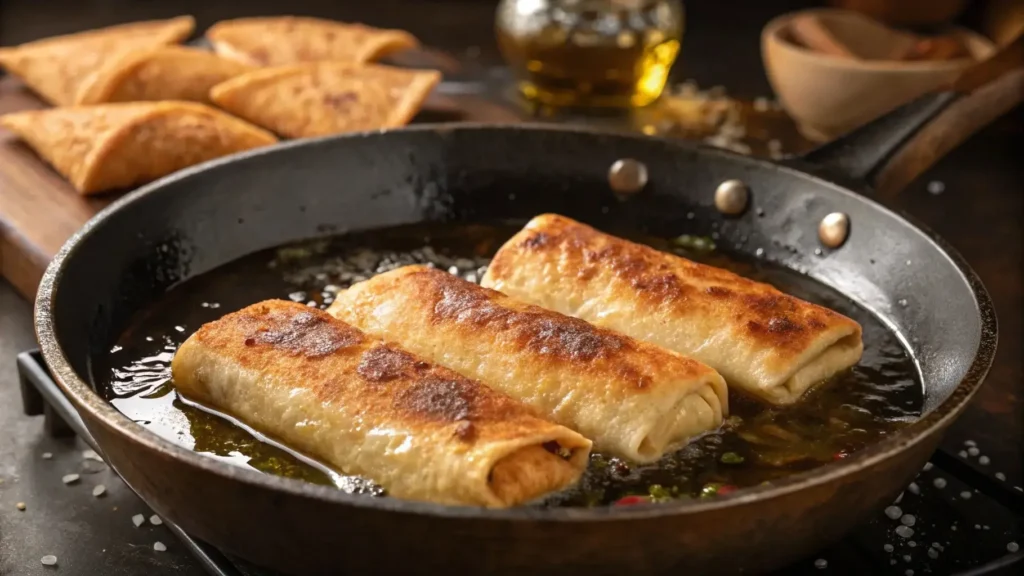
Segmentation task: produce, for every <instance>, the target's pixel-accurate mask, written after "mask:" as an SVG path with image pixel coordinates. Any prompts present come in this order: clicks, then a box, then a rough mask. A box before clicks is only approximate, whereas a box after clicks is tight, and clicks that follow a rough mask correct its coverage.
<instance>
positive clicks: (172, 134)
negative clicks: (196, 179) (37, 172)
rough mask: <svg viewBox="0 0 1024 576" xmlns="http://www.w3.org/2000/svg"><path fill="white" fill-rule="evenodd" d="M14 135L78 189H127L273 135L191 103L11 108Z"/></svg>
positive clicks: (3, 119)
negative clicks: (23, 109)
mask: <svg viewBox="0 0 1024 576" xmlns="http://www.w3.org/2000/svg"><path fill="white" fill-rule="evenodd" d="M0 126H2V127H3V128H6V129H8V130H10V131H11V132H14V133H15V134H17V135H18V136H19V137H20V138H21V139H23V140H24V141H25V142H27V143H28V144H29V145H30V146H31V147H32V148H33V149H35V151H36V153H38V154H39V155H40V156H42V157H43V158H44V159H45V160H46V161H47V162H49V163H50V165H52V166H53V167H54V168H55V169H56V170H57V172H60V174H61V175H62V176H64V177H65V178H67V179H68V180H69V181H70V182H71V184H72V186H74V187H75V189H77V190H78V191H79V192H81V193H82V194H93V193H97V192H103V191H106V190H111V189H118V188H127V187H130V186H135V185H138V184H142V183H144V182H148V181H150V180H155V179H157V178H160V177H162V176H166V175H168V174H170V173H172V172H175V171H177V170H181V169H182V168H187V167H189V166H192V165H194V164H199V163H201V162H205V161H207V160H212V159H214V158H218V157H220V156H226V155H228V154H233V153H235V152H241V151H243V150H249V149H250V148H258V147H260V146H266V145H268V144H273V143H275V142H276V141H277V138H275V137H274V135H273V134H271V133H269V132H267V131H265V130H262V129H260V128H257V127H255V126H252V125H250V124H248V123H247V122H244V121H242V120H239V119H238V118H234V117H232V116H229V115H228V114H225V113H223V112H220V111H218V110H215V109H213V108H211V107H209V106H205V105H203V104H197V103H195V102H173V101H169V102H133V103H121V104H98V105H95V106H73V107H68V108H54V109H50V110H32V111H27V112H15V113H13V114H6V115H4V116H0Z"/></svg>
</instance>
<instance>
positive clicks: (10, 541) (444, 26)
mask: <svg viewBox="0 0 1024 576" xmlns="http://www.w3.org/2000/svg"><path fill="white" fill-rule="evenodd" d="M83 4H84V5H85V6H83ZM291 4H294V5H299V6H302V7H303V8H306V9H300V8H295V10H296V11H300V12H303V13H308V14H315V15H323V16H333V17H338V18H348V19H357V20H365V21H367V22H369V23H372V24H378V25H387V26H400V27H406V28H408V29H410V30H412V31H414V32H415V33H417V34H418V35H420V36H421V37H422V38H423V40H424V41H425V42H426V43H429V44H435V45H442V46H443V45H448V46H460V47H471V46H472V47H476V49H475V50H474V55H476V54H477V53H479V56H476V57H477V58H478V59H479V60H480V61H482V62H484V63H492V62H495V58H496V57H495V53H494V48H493V41H492V39H491V29H490V15H491V13H492V9H493V8H492V6H491V5H490V3H487V2H472V1H468V0H464V1H428V0H422V1H420V2H397V1H390V0H378V1H377V2H373V3H369V2H367V3H362V2H360V3H341V2H323V1H321V2H317V1H307V2H302V1H298V0H297V1H295V2H292V3H291ZM716 4H719V3H714V2H703V1H701V2H697V1H695V2H689V3H688V8H689V12H688V35H687V39H686V42H685V44H684V51H683V55H682V59H683V67H682V68H683V70H682V76H683V77H689V78H694V79H696V80H697V81H698V82H699V83H700V84H701V85H702V86H711V85H715V84H723V85H726V86H728V87H729V89H730V91H731V92H733V93H738V94H741V95H744V96H748V97H753V96H757V95H763V94H767V93H768V87H767V83H766V82H765V80H764V77H763V73H762V72H761V67H760V58H759V56H758V54H757V50H758V46H757V36H756V34H757V31H758V30H759V28H760V26H761V24H762V23H763V22H764V21H766V20H767V19H768V17H770V16H771V15H772V14H774V13H779V12H782V11H784V10H788V9H791V8H794V7H798V6H799V5H801V4H803V5H806V4H807V3H806V2H804V3H800V2H772V3H763V2H757V3H753V2H749V3H748V2H744V3H743V6H744V10H746V11H747V13H746V14H745V15H744V17H743V18H742V19H741V20H736V21H730V25H729V26H728V27H723V28H721V33H714V32H715V31H716V30H719V28H716V27H715V24H713V23H714V22H716V20H715V19H716V18H718V22H722V21H723V20H721V19H722V18H723V15H722V13H723V10H722V8H721V7H720V6H719V7H716ZM769 4H770V6H768V5H769ZM37 6H38V4H37V3H35V2H30V1H28V0H25V1H18V0H7V1H5V2H4V3H3V6H2V8H0V44H5V45H6V44H12V43H17V42H21V41H25V40H27V39H30V38H35V37H39V36H42V35H49V34H55V33H59V32H65V31H71V30H77V29H83V28H88V27H93V26H98V25H102V24H107V23H111V22H116V21H124V20H131V19H138V18H151V17H161V16H168V15H172V14H178V13H187V12H191V13H194V14H196V16H197V18H198V20H199V22H200V26H205V25H208V24H209V23H210V22H212V21H214V20H216V19H219V18H222V17H226V16H238V15H243V14H260V13H273V12H274V9H276V10H278V11H279V10H280V9H281V8H280V3H276V2H265V1H259V0H251V1H249V2H246V3H244V4H243V3H235V2H219V3H211V2H198V1H190V0H182V1H180V2H178V3H175V5H174V7H173V8H172V7H171V6H170V5H169V4H159V5H156V3H150V2H137V1H129V0H120V1H118V0H108V1H106V2H103V1H94V2H88V3H71V2H65V1H63V0H54V1H51V2H48V3H47V6H48V8H49V9H50V10H53V11H52V12H50V11H49V10H48V11H47V13H46V14H43V12H42V11H41V10H39V9H38V8H37ZM396 6H398V7H399V8H400V9H396ZM264 7H266V9H262V8H264ZM53 14H60V15H61V17H60V18H53V17H52V15H53ZM438 14H443V16H444V17H443V18H441V17H440V16H437V15H438ZM709 22H711V23H712V24H709ZM1022 117H1024V114H1022V111H1021V110H1020V109H1018V110H1017V111H1016V112H1015V113H1013V114H1012V115H1010V116H1008V117H1004V118H1002V119H1001V120H999V121H998V122H996V123H995V124H994V125H993V126H991V127H989V128H988V129H986V130H984V131H982V132H981V133H980V134H978V135H977V136H976V137H974V138H972V139H971V140H970V141H968V142H967V143H966V144H965V145H963V146H962V147H961V148H959V149H958V150H956V151H954V152H953V153H952V154H951V155H950V156H949V157H947V158H946V159H944V160H943V161H942V162H940V163H939V164H938V165H937V166H935V167H934V168H933V169H932V170H930V171H929V172H928V173H927V174H926V175H925V176H924V177H922V178H921V179H919V180H918V181H917V182H916V183H914V184H913V185H912V186H911V187H910V188H909V189H908V190H906V191H905V192H904V193H903V194H901V195H900V196H899V197H898V198H896V199H895V200H894V201H893V202H892V203H891V205H892V206H893V207H894V208H897V209H901V210H906V211H907V212H909V213H910V214H912V215H914V216H916V217H917V218H919V219H920V220H922V221H923V222H925V223H926V224H927V225H928V226H930V227H932V228H933V229H935V230H936V231H938V232H939V233H940V234H942V235H943V236H944V237H946V238H947V239H948V240H949V241H950V242H951V243H952V244H953V245H954V246H955V247H956V248H957V249H959V250H960V251H961V252H962V253H963V254H964V255H965V256H966V258H967V260H968V261H969V262H970V263H971V265H972V266H974V267H975V269H976V270H977V272H978V273H979V274H980V276H981V277H982V279H983V280H984V282H985V283H986V285H987V287H988V289H989V291H990V293H991V295H992V298H993V300H994V301H995V305H996V309H997V312H998V316H999V330H1000V344H999V352H998V355H997V357H996V361H995V365H994V366H993V368H992V372H991V374H990V376H989V378H988V381H987V383H986V385H985V386H984V387H983V388H982V390H981V392H980V393H979V395H978V396H977V398H976V399H975V400H974V402H973V403H972V405H971V407H970V408H969V410H968V412H967V413H966V414H965V415H964V416H963V418H961V419H960V420H959V421H958V422H957V423H956V424H955V425H954V427H953V428H952V429H951V430H950V432H949V434H948V436H947V439H946V441H945V442H946V443H945V446H946V447H947V449H949V450H951V451H953V452H954V453H956V452H958V451H959V450H961V449H962V448H963V447H964V442H965V441H967V440H972V441H974V442H976V444H977V446H978V448H979V449H980V451H981V454H983V455H986V456H988V458H989V459H990V462H989V464H988V465H981V464H980V463H979V461H978V458H977V457H970V458H969V459H968V460H969V462H970V465H971V466H974V467H975V468H977V469H979V470H982V471H984V472H985V473H987V474H988V475H990V476H993V475H995V473H997V472H998V473H1000V474H1002V475H1005V477H1006V480H1005V481H1006V482H1007V483H1009V484H1012V485H1015V486H1021V485H1022V484H1024V479H1022V462H1024V451H1022V444H1021V438H1022V437H1024V418H1022V412H1024V407H1022V400H1024V356H1022V354H1021V350H1022V349H1024V347H1022V334H1021V325H1022V322H1021V316H1022V309H1021V304H1022V301H1024V292H1022V290H1024V288H1022V286H1024V282H1022V268H1024V257H1022V245H1024V234H1022V230H1021V224H1022V222H1024V193H1022V191H1024V163H1021V162H1020V156H1019V150H1020V149H1021V148H1022V144H1024V130H1022V129H1021V126H1022V125H1024V122H1022ZM1015 150H1016V151H1017V152H1015ZM932 182H941V183H943V185H944V188H943V190H942V191H941V193H933V192H930V191H929V188H931V189H932V190H933V191H934V190H937V189H938V186H937V185H932V186H929V183H932ZM33 346H34V336H33V333H32V326H31V306H30V304H29V303H28V302H26V301H24V300H23V299H21V298H20V297H19V296H17V295H16V294H15V293H14V291H13V290H12V289H11V287H10V286H9V285H7V284H6V283H5V282H4V281H2V280H0V574H3V575H7V574H11V575H19V576H20V575H22V574H26V575H30V574H48V573H52V572H53V571H54V570H53V569H52V568H46V567H44V566H42V565H41V564H40V558H41V557H42V556H44V555H47V554H53V555H56V556H57V558H58V562H59V564H58V568H57V572H59V573H62V574H97V575H110V576H117V575H128V574H153V575H162V574H182V575H193V574H195V575H199V574H204V573H205V572H204V571H203V570H202V568H201V567H200V566H199V565H198V563H197V562H196V561H194V560H193V559H192V558H191V557H189V556H188V555H187V554H186V553H185V551H184V550H183V549H182V546H181V545H180V544H179V543H178V541H177V540H176V539H175V537H174V536H173V535H172V534H171V533H170V532H169V531H168V530H167V528H166V527H165V526H153V525H151V524H150V523H149V521H148V517H149V515H150V514H151V512H149V511H148V510H147V509H146V507H145V505H144V504H142V503H141V502H140V501H139V500H138V499H137V498H136V497H135V496H134V494H132V493H131V491H130V490H128V489H127V488H126V487H125V486H124V484H123V483H122V482H121V481H120V480H119V479H118V478H117V477H116V476H115V475H114V474H113V473H112V472H111V471H109V470H108V469H106V468H105V467H103V466H98V464H97V463H95V462H92V461H86V460H85V459H84V458H83V456H82V451H83V450H85V449H87V447H86V446H85V445H84V444H82V443H81V441H78V440H57V439H53V438H50V437H48V436H47V435H46V434H44V432H43V422H42V418H29V417H26V416H24V415H23V414H22V413H21V400H20V395H19V390H18V386H17V375H16V370H15V363H14V360H15V355H16V354H17V353H18V352H21V351H24V350H26V349H29V348H32V347H33ZM44 452H50V453H52V454H53V457H52V459H49V460H46V459H43V458H42V454H43V453H44ZM97 468H99V470H97ZM86 472H92V473H86ZM69 473H79V474H80V475H81V480H80V481H79V482H78V483H76V484H72V485H69V486H65V485H64V484H63V483H62V482H61V477H62V476H63V475H65V474H69ZM97 484H103V485H104V486H105V487H106V494H105V495H104V496H103V497H101V498H95V497H93V496H92V493H91V492H92V489H93V487H94V486H96V485H97ZM18 502H24V503H26V505H27V509H26V510H25V511H18V510H17V509H16V508H15V506H16V503H18ZM140 513H141V514H145V515H146V517H147V521H146V523H145V524H144V525H143V526H141V527H138V528H136V527H135V526H134V525H133V523H132V516H133V515H135V514H140ZM157 541H160V542H163V543H164V544H165V545H166V546H167V551H165V552H156V551H154V550H153V544H154V543H155V542H157ZM810 561H813V559H811V560H810Z"/></svg>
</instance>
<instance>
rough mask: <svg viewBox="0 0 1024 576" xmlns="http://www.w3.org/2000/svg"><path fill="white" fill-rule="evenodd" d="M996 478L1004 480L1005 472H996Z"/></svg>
mask: <svg viewBox="0 0 1024 576" xmlns="http://www.w3.org/2000/svg"><path fill="white" fill-rule="evenodd" d="M996 480H1002V481H1005V480H1006V474H1003V473H1002V472H996Z"/></svg>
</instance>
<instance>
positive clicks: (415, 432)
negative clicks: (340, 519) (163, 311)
mask: <svg viewBox="0 0 1024 576" xmlns="http://www.w3.org/2000/svg"><path fill="white" fill-rule="evenodd" d="M171 368H172V377H173V383H174V386H175V387H176V388H177V389H178V390H179V391H180V392H181V393H182V394H183V395H184V396H186V397H188V398H191V399H194V400H196V401H198V402H200V403H202V404H205V405H208V406H211V407H213V408H216V409H218V410H222V411H224V412H226V413H228V414H231V415H233V416H234V417H236V418H238V419H239V420H241V421H243V422H245V423H246V424H248V425H250V426H252V427H253V428H255V429H257V430H260V431H262V432H264V433H266V434H269V435H271V436H274V437H276V438H278V439H280V440H282V441H283V442H284V443H285V444H287V445H289V446H291V447H293V448H295V449H297V450H300V451H302V452H305V453H307V454H310V455H312V456H314V457H317V458H320V459H322V460H323V461H325V462H326V463H328V464H330V465H333V466H335V467H337V468H339V469H340V470H342V471H344V472H346V473H349V474H360V475H364V476H366V477H369V478H371V479H373V480H374V481H376V482H378V483H379V484H381V485H382V486H384V488H385V489H386V490H387V491H388V493H389V494H391V495H392V496H396V497H399V498H408V499H414V500H426V501H432V502H438V503H444V504H465V505H479V506H488V507H507V506H513V505H516V504H519V503H522V502H526V501H528V500H532V499H534V498H537V497H539V496H542V495H544V494H546V493H549V492H552V491H555V490H559V489H562V488H565V487H567V486H569V485H570V484H572V483H574V482H575V481H576V480H577V479H578V478H579V476H580V474H581V473H582V471H583V469H584V468H585V467H586V464H587V461H588V455H589V453H590V447H591V443H590V441H589V440H587V439H586V438H584V437H583V436H581V435H579V434H577V433H576V432H573V431H572V430H569V429H568V428H565V427H563V426H559V425H557V424H554V423H552V422H548V421H546V420H544V419H542V418H540V417H538V416H537V415H536V414H535V413H534V411H533V410H531V409H529V408H528V407H526V406H524V405H523V404H521V403H519V402H517V401H515V400H513V399H511V398H509V397H508V396H506V395H504V394H501V393H498V392H495V391H493V390H491V389H489V388H487V387H486V386H484V385H482V384H480V383H478V382H475V381H473V380H470V379H468V378H465V377H463V376H460V375H459V374H456V373H455V372H453V371H451V370H448V369H446V368H443V367H441V366H436V365H433V364H430V363H428V362H426V361H424V360H422V359H420V358H418V357H416V356H414V355H413V354H410V353H408V352H405V351H403V350H402V349H400V348H398V347H396V346H395V345H393V344H389V343H386V342H384V341H382V340H380V339H377V338H374V337H372V336H369V335H367V334H364V333H362V332H360V331H359V330H357V329H355V328H353V327H351V326H349V325H347V324H345V323H344V322H342V321H340V320H337V319H335V318H333V317H331V316H330V315H329V314H327V313H326V312H323V311H320V310H316V309H311V308H308V307H306V306H303V305H301V304H296V303H293V302H286V301H279V300H270V301H266V302H261V303H259V304H254V305H252V306H249V307H248V308H245V309H243V310H241V311H239V312H235V313H233V314H228V315H226V316H224V317H223V318H221V319H219V320H216V321H214V322H210V323H209V324H206V325H204V326H203V327H201V328H200V329H199V330H198V331H197V332H196V333H195V334H193V335H192V336H191V337H189V339H188V340H186V341H185V343H184V344H182V345H181V347H180V348H179V349H178V351H177V353H176V354H175V356H174V360H173V362H172V364H171Z"/></svg>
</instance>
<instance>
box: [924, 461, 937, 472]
mask: <svg viewBox="0 0 1024 576" xmlns="http://www.w3.org/2000/svg"><path fill="white" fill-rule="evenodd" d="M933 467H934V464H932V463H931V462H925V463H924V468H922V470H924V471H925V472H927V471H929V470H931V469H932V468H933Z"/></svg>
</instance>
